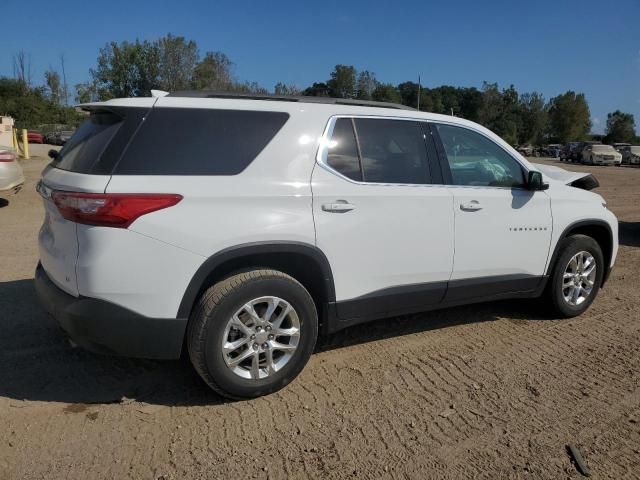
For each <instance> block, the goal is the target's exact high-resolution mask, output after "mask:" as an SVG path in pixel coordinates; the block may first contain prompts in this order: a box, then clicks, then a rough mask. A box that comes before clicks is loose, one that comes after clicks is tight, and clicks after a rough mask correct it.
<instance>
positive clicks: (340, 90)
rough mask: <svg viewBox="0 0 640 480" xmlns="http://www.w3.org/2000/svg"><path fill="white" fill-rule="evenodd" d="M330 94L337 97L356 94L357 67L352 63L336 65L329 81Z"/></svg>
mask: <svg viewBox="0 0 640 480" xmlns="http://www.w3.org/2000/svg"><path fill="white" fill-rule="evenodd" d="M327 86H328V87H329V95H330V96H332V97H337V98H354V97H355V96H356V69H355V68H354V67H353V66H352V65H336V67H335V69H334V70H333V72H331V79H330V80H329V81H328V82H327Z"/></svg>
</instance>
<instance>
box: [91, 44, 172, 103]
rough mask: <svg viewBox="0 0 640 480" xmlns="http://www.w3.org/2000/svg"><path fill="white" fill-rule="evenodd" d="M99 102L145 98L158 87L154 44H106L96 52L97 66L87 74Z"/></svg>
mask: <svg viewBox="0 0 640 480" xmlns="http://www.w3.org/2000/svg"><path fill="white" fill-rule="evenodd" d="M90 73H91V76H92V78H93V82H94V83H95V86H96V90H97V92H98V95H99V96H100V98H101V99H102V100H106V99H108V98H116V97H141V96H149V95H150V92H151V89H154V88H159V87H160V52H159V49H158V45H157V44H156V43H152V42H149V41H147V40H145V41H144V42H140V41H139V40H136V41H135V42H133V43H132V42H127V41H124V42H120V43H117V42H110V43H108V44H107V45H105V46H104V47H103V48H101V49H100V53H99V55H98V65H97V67H96V69H95V70H93V69H92V70H91V71H90Z"/></svg>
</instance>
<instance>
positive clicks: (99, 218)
mask: <svg viewBox="0 0 640 480" xmlns="http://www.w3.org/2000/svg"><path fill="white" fill-rule="evenodd" d="M51 198H52V199H53V202H54V203H55V205H56V207H58V210H59V211H60V214H61V215H62V216H63V217H64V218H66V219H67V220H70V221H72V222H76V223H83V224H85V225H96V226H99V227H114V228H127V227H129V225H131V224H132V223H133V222H135V221H136V219H138V218H140V217H141V216H142V215H146V214H147V213H151V212H155V211H158V210H162V209H163V208H168V207H172V206H174V205H175V204H177V203H178V202H179V201H180V200H182V195H176V194H164V193H148V194H146V193H134V194H129V193H76V192H56V191H54V192H53V193H52V194H51Z"/></svg>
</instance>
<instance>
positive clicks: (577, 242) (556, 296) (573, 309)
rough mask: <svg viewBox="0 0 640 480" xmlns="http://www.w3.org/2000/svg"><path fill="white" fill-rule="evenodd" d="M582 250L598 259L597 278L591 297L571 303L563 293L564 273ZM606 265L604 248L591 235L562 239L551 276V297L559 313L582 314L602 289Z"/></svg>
mask: <svg viewBox="0 0 640 480" xmlns="http://www.w3.org/2000/svg"><path fill="white" fill-rule="evenodd" d="M580 251H585V252H589V253H590V254H591V255H593V258H595V260H596V279H595V282H594V286H593V290H592V291H591V294H590V295H589V297H588V298H587V299H586V300H585V301H584V302H582V303H581V304H580V305H576V306H574V305H570V304H569V303H567V302H566V300H565V299H564V295H563V294H562V283H563V278H562V277H563V275H564V271H565V268H566V266H567V264H568V263H569V260H571V257H573V256H574V255H575V254H576V253H578V252H580ZM605 268H606V266H605V264H604V256H603V254H602V250H601V249H600V246H599V245H598V242H596V241H595V240H594V239H592V238H591V237H587V236H585V235H574V236H571V237H569V238H566V239H564V240H563V241H562V245H561V247H560V254H559V255H558V259H557V261H556V266H555V268H554V272H553V277H552V278H551V285H550V287H551V299H552V302H553V304H554V306H555V308H556V310H557V311H558V313H560V314H562V315H563V316H566V317H575V316H577V315H580V314H582V313H583V312H584V311H585V310H586V309H587V308H589V306H590V305H591V303H593V301H594V300H595V298H596V296H597V295H598V291H599V290H600V285H602V277H603V275H604V270H605Z"/></svg>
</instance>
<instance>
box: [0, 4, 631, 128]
mask: <svg viewBox="0 0 640 480" xmlns="http://www.w3.org/2000/svg"><path fill="white" fill-rule="evenodd" d="M0 16H1V17H2V18H4V19H11V21H4V22H3V24H2V35H1V36H0V76H2V75H4V76H13V56H14V55H15V54H16V53H17V52H18V51H20V50H23V51H24V52H25V53H26V54H27V55H28V57H29V58H30V60H31V70H32V81H33V83H36V84H38V83H44V71H45V70H46V69H48V68H49V67H50V66H51V67H54V68H57V69H59V63H60V61H59V59H60V55H61V54H64V57H65V62H66V71H67V79H68V80H67V81H68V83H69V84H70V85H73V84H75V83H79V82H83V81H86V80H87V79H88V78H89V69H90V68H92V67H94V66H95V64H96V58H97V56H98V50H99V48H100V47H102V46H104V45H105V44H106V43H107V42H109V41H113V40H115V41H122V40H135V39H136V38H138V39H140V40H145V39H148V40H154V39H156V38H158V37H160V36H163V35H166V34H167V33H172V34H174V35H182V36H184V37H186V38H188V39H192V40H195V41H196V42H197V44H198V47H199V49H200V53H201V54H204V52H205V51H208V50H212V51H222V52H224V53H225V54H226V55H227V56H229V57H230V58H231V60H232V61H233V62H234V64H235V66H234V73H235V75H236V77H237V78H238V80H241V81H245V80H248V81H256V82H258V83H260V84H261V85H262V86H264V87H266V88H268V89H270V90H271V89H273V87H274V85H275V84H276V83H277V82H279V81H281V82H284V83H287V84H294V85H296V86H298V87H300V88H305V87H307V86H309V85H310V84H311V83H313V82H314V81H325V80H327V79H328V78H329V73H330V72H331V70H332V69H333V67H334V66H335V65H336V64H346V65H354V66H355V67H356V68H357V69H358V70H369V71H373V72H375V74H376V76H377V78H378V80H380V81H383V82H390V83H393V84H397V83H400V82H403V81H407V80H413V81H417V77H418V75H420V76H421V79H422V84H423V85H424V86H426V87H436V86H440V85H453V86H465V87H471V86H475V87H478V88H479V87H481V86H482V82H483V81H485V80H486V81H488V82H498V84H499V85H500V87H508V86H509V85H510V84H513V85H515V87H516V88H517V90H518V91H519V92H520V93H522V92H530V91H537V92H540V93H542V94H543V95H544V96H545V98H546V99H549V98H551V97H553V96H555V95H558V94H560V93H563V92H565V91H567V90H574V91H576V92H580V93H584V94H585V95H586V97H587V100H588V102H589V106H590V108H591V116H592V122H593V131H594V133H602V132H603V130H604V127H605V125H606V118H607V113H608V112H612V111H614V110H617V109H620V110H622V111H625V112H629V113H632V114H634V116H635V118H636V130H638V131H640V0H615V1H612V0H609V1H602V0H599V1H592V0H582V1H571V0H566V1H565V0H555V1H551V0H538V1H529V2H520V1H517V0H511V1H490V0H489V1H483V2H480V1H477V0H475V1H474V0H457V1H417V0H405V1H399V0H396V1H386V0H385V1H375V0H369V1H355V0H353V1H350V0H342V1H334V0H325V1H324V2H321V3H320V2H302V1H300V0H298V1H278V0H271V1H268V2H265V1H262V2H260V1H250V0H236V1H214V0H212V1H208V2H207V1H200V2H196V1H190V0H182V1H180V2H176V1H175V0H174V1H163V0H154V1H153V2H143V1H139V2H136V1H131V0H129V1H121V0H110V1H109V2H94V1H91V0H84V1H76V0H70V1H63V2H59V3H58V4H56V5H55V7H52V4H51V2H50V1H41V0H30V1H29V2H28V3H26V4H25V3H24V2H19V1H16V0H4V1H3V2H2V6H0Z"/></svg>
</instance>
